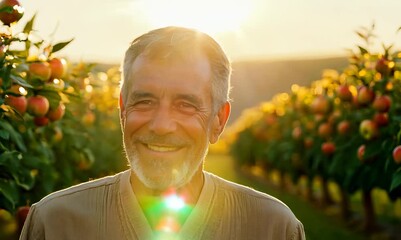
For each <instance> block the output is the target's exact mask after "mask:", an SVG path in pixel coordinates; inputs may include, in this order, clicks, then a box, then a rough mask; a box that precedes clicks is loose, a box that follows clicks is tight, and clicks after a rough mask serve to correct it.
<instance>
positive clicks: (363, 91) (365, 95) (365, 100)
mask: <svg viewBox="0 0 401 240" xmlns="http://www.w3.org/2000/svg"><path fill="white" fill-rule="evenodd" d="M374 99H375V93H374V91H373V90H372V89H370V88H368V87H366V86H362V87H360V88H359V91H358V95H357V100H358V103H359V104H361V105H368V104H370V103H372V102H373V100H374Z"/></svg>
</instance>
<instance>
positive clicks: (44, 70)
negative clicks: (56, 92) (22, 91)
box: [29, 62, 51, 81]
mask: <svg viewBox="0 0 401 240" xmlns="http://www.w3.org/2000/svg"><path fill="white" fill-rule="evenodd" d="M29 76H30V78H31V79H39V80H41V81H47V80H49V79H50V76H51V68H50V64H49V63H47V62H33V63H31V64H30V65H29Z"/></svg>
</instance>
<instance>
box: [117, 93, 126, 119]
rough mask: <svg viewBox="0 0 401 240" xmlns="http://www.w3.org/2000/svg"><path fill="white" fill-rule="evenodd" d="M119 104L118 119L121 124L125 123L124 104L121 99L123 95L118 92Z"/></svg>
mask: <svg viewBox="0 0 401 240" xmlns="http://www.w3.org/2000/svg"><path fill="white" fill-rule="evenodd" d="M118 103H119V106H120V121H121V126H124V125H125V106H124V101H123V96H122V94H121V93H120V99H119V100H118Z"/></svg>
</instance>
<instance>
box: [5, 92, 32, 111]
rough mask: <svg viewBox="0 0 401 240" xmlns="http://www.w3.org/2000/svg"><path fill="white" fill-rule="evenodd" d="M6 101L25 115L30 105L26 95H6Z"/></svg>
mask: <svg viewBox="0 0 401 240" xmlns="http://www.w3.org/2000/svg"><path fill="white" fill-rule="evenodd" d="M4 103H5V104H7V105H8V106H11V107H13V108H14V109H15V110H16V111H17V112H19V113H20V114H21V115H23V114H24V113H25V112H26V109H27V106H28V101H27V100H26V97H25V96H19V97H16V96H12V95H6V99H5V100H4Z"/></svg>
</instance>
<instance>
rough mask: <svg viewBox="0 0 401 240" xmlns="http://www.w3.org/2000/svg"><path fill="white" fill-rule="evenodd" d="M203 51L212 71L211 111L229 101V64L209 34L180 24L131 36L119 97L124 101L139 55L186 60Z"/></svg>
mask: <svg viewBox="0 0 401 240" xmlns="http://www.w3.org/2000/svg"><path fill="white" fill-rule="evenodd" d="M199 52H200V53H202V54H204V55H205V56H206V57H207V59H208V60H209V63H210V67H211V71H212V101H213V111H214V112H216V111H217V110H218V109H219V108H220V106H222V105H223V104H224V103H225V102H227V101H229V100H230V99H229V92H230V76H231V64H230V61H229V60H228V58H227V56H226V54H225V53H224V51H223V49H222V48H221V46H220V45H219V44H218V43H217V42H216V41H215V40H214V39H213V38H212V37H210V36H209V35H207V34H205V33H202V32H199V31H197V30H194V29H188V28H183V27H164V28H159V29H155V30H152V31H150V32H148V33H145V34H143V35H141V36H139V37H137V38H136V39H134V40H133V41H132V43H131V45H130V46H129V48H128V49H127V51H126V52H125V58H124V62H123V76H122V82H121V96H122V101H123V104H125V103H126V101H127V97H128V93H129V92H128V90H129V89H130V81H133V79H132V77H131V73H132V66H133V63H134V61H135V60H136V58H137V57H138V56H139V55H145V56H146V57H148V58H150V59H160V60H170V59H184V60H185V59H187V58H190V57H191V56H193V55H195V54H196V53H199Z"/></svg>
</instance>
